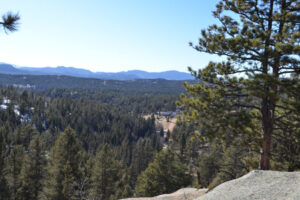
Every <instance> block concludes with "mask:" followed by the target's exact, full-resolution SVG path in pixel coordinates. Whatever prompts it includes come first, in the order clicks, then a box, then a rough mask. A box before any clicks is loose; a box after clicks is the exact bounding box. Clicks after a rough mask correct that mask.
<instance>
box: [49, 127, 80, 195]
mask: <svg viewBox="0 0 300 200" xmlns="http://www.w3.org/2000/svg"><path fill="white" fill-rule="evenodd" d="M79 163H80V146H79V144H78V140H77V138H76V136H75V132H74V131H73V130H72V129H71V128H70V127H68V128H66V130H65V131H64V133H62V134H61V135H60V136H59V137H58V139H57V140H56V142H55V144H54V146H53V148H52V149H51V154H50V159H49V164H48V168H47V171H48V174H47V177H46V181H45V184H44V197H45V199H53V200H54V199H55V200H68V199H69V198H71V197H70V194H76V187H75V185H76V184H75V183H74V182H75V181H77V179H78V178H79V169H78V167H79ZM72 198H73V197H72Z"/></svg>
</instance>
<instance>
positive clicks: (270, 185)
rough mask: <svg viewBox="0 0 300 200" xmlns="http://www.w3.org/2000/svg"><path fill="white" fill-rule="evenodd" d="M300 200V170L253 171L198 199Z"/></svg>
mask: <svg viewBox="0 0 300 200" xmlns="http://www.w3.org/2000/svg"><path fill="white" fill-rule="evenodd" d="M216 199H222V200H241V199H242V200H299V199H300V172H278V171H258V170H256V171H252V172H250V173H248V174H246V175H244V176H243V177H241V178H238V179H235V180H232V181H228V182H225V183H223V184H221V185H219V186H217V187H216V188H214V189H213V190H212V191H210V192H208V193H207V194H205V195H203V196H201V197H199V198H197V200H216Z"/></svg>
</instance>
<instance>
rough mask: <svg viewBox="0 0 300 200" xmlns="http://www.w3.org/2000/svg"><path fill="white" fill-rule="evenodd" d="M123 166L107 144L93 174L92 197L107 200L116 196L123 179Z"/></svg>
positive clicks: (98, 156) (99, 156)
mask: <svg viewBox="0 0 300 200" xmlns="http://www.w3.org/2000/svg"><path fill="white" fill-rule="evenodd" d="M121 170H122V166H121V164H120V163H119V162H118V161H117V160H116V156H115V154H114V152H113V151H112V150H111V149H110V147H109V146H108V145H107V144H105V145H104V146H103V147H102V149H101V151H100V152H99V153H98V154H97V156H96V162H95V165H94V169H93V172H92V186H91V191H90V193H91V196H92V197H93V198H94V199H99V200H102V199H103V200H106V199H109V198H110V197H111V196H112V195H114V193H115V190H116V185H117V182H118V180H119V179H120V178H121V176H120V175H121V174H120V172H121Z"/></svg>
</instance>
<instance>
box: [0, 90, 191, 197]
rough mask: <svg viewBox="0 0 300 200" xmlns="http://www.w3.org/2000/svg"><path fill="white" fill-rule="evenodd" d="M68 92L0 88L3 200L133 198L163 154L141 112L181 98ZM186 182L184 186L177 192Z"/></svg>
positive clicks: (167, 106)
mask: <svg viewBox="0 0 300 200" xmlns="http://www.w3.org/2000/svg"><path fill="white" fill-rule="evenodd" d="M71 92H74V91H72V90H71V89H70V90H65V89H60V90H49V91H45V92H43V93H40V94H34V93H32V92H28V91H20V90H18V89H15V88H13V87H6V88H2V89H1V91H0V97H1V98H0V101H1V108H0V124H1V140H0V141H1V143H0V147H1V148H0V150H1V160H0V161H1V162H0V163H1V165H0V170H1V189H2V190H0V193H1V194H0V195H1V196H2V197H4V196H5V199H6V198H7V199H23V198H22V197H24V196H26V198H25V199H39V198H46V199H47V198H49V197H51V198H52V199H60V197H62V196H63V197H65V198H66V199H72V198H76V199H84V198H87V197H90V198H92V196H95V197H96V196H98V197H99V196H101V195H104V196H103V199H109V198H113V199H115V198H120V197H129V196H132V195H133V193H134V188H135V185H136V181H137V177H138V176H139V174H140V173H141V172H142V171H143V170H145V169H146V167H147V166H148V163H149V162H151V161H152V159H153V156H154V155H155V153H156V152H159V151H160V150H161V149H162V145H163V141H164V140H163V138H162V136H161V135H160V134H157V131H156V127H155V123H154V118H149V119H147V120H146V119H144V118H143V117H142V113H152V112H153V110H155V109H158V110H168V109H173V108H174V107H175V100H176V98H174V97H172V96H151V95H141V96H137V97H134V96H126V95H121V94H118V93H113V92H111V93H105V92H99V91H98V92H97V91H90V93H89V92H88V91H87V90H82V91H80V90H79V91H77V93H76V96H75V97H74V98H72V95H71V96H68V95H70V93H71ZM41 94H46V96H42V95H41ZM88 94H89V95H88ZM113 96H115V99H116V100H114V98H112V97H113ZM158 97H159V98H158ZM149 101H150V102H151V103H150V102H149ZM166 159H173V158H166ZM166 161H167V160H166ZM176 162H178V161H176ZM166 164H167V163H166ZM175 164H176V163H175ZM178 164H179V163H178ZM100 183H101V184H100ZM188 183H189V182H186V181H185V182H179V183H178V185H177V186H176V189H178V188H179V187H181V186H182V185H185V184H188ZM99 184H100V185H99ZM32 191H34V192H32Z"/></svg>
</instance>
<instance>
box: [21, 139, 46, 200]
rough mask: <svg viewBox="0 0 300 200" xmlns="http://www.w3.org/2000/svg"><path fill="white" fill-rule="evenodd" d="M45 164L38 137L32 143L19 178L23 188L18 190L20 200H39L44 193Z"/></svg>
mask: <svg viewBox="0 0 300 200" xmlns="http://www.w3.org/2000/svg"><path fill="white" fill-rule="evenodd" d="M45 164H46V159H45V154H44V151H43V150H42V146H41V143H40V139H39V136H36V137H34V138H33V140H32V141H31V142H30V145H29V149H28V153H27V155H25V158H24V162H23V166H22V170H21V174H20V177H19V180H20V185H21V186H20V188H19V190H18V196H19V198H20V199H22V200H38V199H39V195H40V193H41V191H42V180H43V176H44V168H45Z"/></svg>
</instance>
